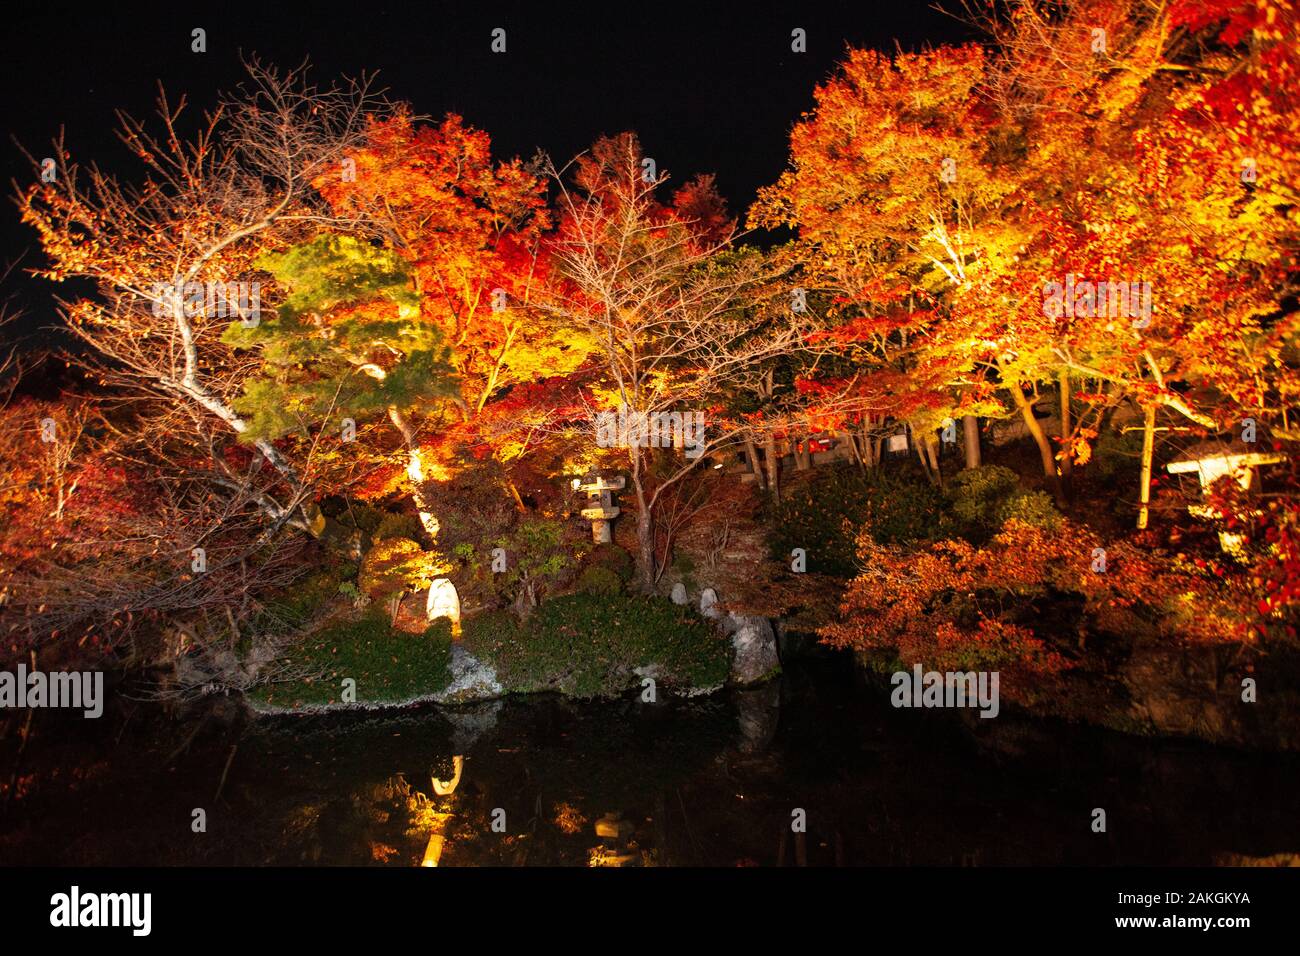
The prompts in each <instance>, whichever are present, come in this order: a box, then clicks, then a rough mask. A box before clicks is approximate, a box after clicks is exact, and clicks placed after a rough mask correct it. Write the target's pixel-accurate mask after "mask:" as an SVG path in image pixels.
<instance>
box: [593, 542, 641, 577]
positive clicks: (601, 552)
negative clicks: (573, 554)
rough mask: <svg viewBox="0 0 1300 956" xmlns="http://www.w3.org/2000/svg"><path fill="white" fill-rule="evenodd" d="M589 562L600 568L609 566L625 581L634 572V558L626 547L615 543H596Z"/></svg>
mask: <svg viewBox="0 0 1300 956" xmlns="http://www.w3.org/2000/svg"><path fill="white" fill-rule="evenodd" d="M590 563H591V564H593V565H599V566H600V567H602V568H609V570H611V571H613V572H614V573H615V574H616V575H618V577H619V580H621V581H623V582H624V583H627V582H628V581H631V580H632V577H633V576H634V575H635V574H636V559H635V558H633V557H632V555H631V554H629V553H628V551H627V549H626V548H620V547H619V546H618V545H616V544H598V545H596V547H595V548H593V549H592V552H591V559H590Z"/></svg>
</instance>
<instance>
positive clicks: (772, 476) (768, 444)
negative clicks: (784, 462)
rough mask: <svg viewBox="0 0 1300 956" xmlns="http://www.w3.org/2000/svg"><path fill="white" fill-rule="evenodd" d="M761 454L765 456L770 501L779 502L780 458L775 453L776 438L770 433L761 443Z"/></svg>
mask: <svg viewBox="0 0 1300 956" xmlns="http://www.w3.org/2000/svg"><path fill="white" fill-rule="evenodd" d="M763 454H765V455H766V456H767V490H768V491H769V492H771V495H772V500H773V501H775V502H777V503H780V501H781V456H780V455H778V454H777V453H776V436H775V435H773V434H772V433H771V432H769V433H768V435H767V440H766V441H764V442H763Z"/></svg>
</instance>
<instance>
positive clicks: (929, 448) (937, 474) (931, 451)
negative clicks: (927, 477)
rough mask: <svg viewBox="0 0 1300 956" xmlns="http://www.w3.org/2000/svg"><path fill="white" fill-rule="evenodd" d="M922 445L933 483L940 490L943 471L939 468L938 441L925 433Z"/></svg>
mask: <svg viewBox="0 0 1300 956" xmlns="http://www.w3.org/2000/svg"><path fill="white" fill-rule="evenodd" d="M922 443H923V444H924V445H925V455H926V457H927V458H929V459H930V470H931V473H932V474H933V475H934V483H935V484H936V485H938V486H939V487H940V488H942V487H943V469H941V468H940V467H939V441H938V439H936V438H935V437H934V435H932V434H930V433H929V432H927V433H926V434H925V437H924V439H923V441H922Z"/></svg>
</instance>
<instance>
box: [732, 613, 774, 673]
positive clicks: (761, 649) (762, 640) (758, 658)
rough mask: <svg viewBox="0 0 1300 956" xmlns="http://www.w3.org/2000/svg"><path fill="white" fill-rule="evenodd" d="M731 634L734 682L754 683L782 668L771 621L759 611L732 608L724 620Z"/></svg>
mask: <svg viewBox="0 0 1300 956" xmlns="http://www.w3.org/2000/svg"><path fill="white" fill-rule="evenodd" d="M725 629H726V632H727V633H728V634H729V635H730V637H731V651H732V655H731V682H732V683H733V684H740V685H742V686H743V685H745V684H753V683H756V682H758V681H761V680H766V679H767V678H769V677H772V676H773V675H775V674H776V673H777V671H779V670H780V669H781V659H780V657H779V656H778V654H777V650H776V632H775V631H773V630H772V622H771V621H769V620H768V619H767V618H765V617H762V616H761V615H758V614H737V613H736V612H735V611H732V612H731V614H730V615H729V616H728V617H727V619H726V622H725Z"/></svg>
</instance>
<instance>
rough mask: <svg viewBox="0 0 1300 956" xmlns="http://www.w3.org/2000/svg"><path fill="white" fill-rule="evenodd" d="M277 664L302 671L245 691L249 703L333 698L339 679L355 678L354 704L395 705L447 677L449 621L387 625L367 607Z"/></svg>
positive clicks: (294, 703)
mask: <svg viewBox="0 0 1300 956" xmlns="http://www.w3.org/2000/svg"><path fill="white" fill-rule="evenodd" d="M279 663H281V664H284V665H287V666H288V667H289V668H292V670H293V671H294V672H298V673H304V674H305V675H306V676H304V677H302V678H301V679H298V680H293V681H286V682H282V683H276V684H268V685H263V686H260V687H257V688H255V689H254V690H252V691H251V692H250V693H249V697H250V698H251V699H252V700H253V702H254V704H255V705H256V704H257V703H262V704H269V705H275V706H277V707H287V708H296V707H302V706H310V705H321V704H330V703H338V702H339V701H340V699H341V696H342V682H343V681H344V680H345V679H347V678H352V679H353V680H355V681H356V682H357V703H358V704H397V703H404V702H406V701H409V700H413V699H415V698H417V697H423V696H425V695H428V694H433V693H436V692H438V691H440V690H443V689H444V688H446V687H447V685H448V684H449V683H450V682H451V672H450V669H449V668H450V665H451V624H450V622H449V621H448V620H447V619H446V618H440V619H438V620H436V621H434V622H433V623H432V624H430V625H429V627H428V628H427V629H426V630H425V631H424V633H422V634H409V633H407V632H405V631H399V630H396V629H394V628H393V627H391V626H390V625H389V621H388V615H387V614H386V613H384V612H383V611H382V610H378V609H375V610H372V611H370V612H368V613H366V614H364V615H362V616H361V617H359V618H355V619H348V620H339V621H335V622H334V623H332V624H330V625H328V626H327V627H324V628H321V629H320V630H319V631H317V632H316V633H314V634H311V635H309V636H308V637H307V638H305V639H304V640H303V641H302V642H300V643H299V644H297V645H296V646H295V647H294V648H293V649H292V651H291V652H290V654H289V655H288V656H286V657H285V658H283V659H282V660H281V661H280V662H279Z"/></svg>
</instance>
